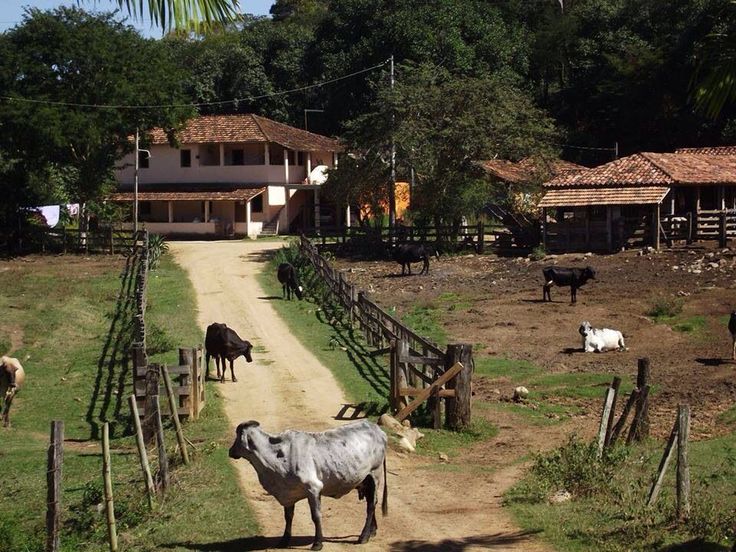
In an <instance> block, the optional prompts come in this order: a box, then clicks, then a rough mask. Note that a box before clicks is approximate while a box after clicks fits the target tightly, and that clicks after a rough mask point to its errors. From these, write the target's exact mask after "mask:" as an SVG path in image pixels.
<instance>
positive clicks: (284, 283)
mask: <svg viewBox="0 0 736 552" xmlns="http://www.w3.org/2000/svg"><path fill="white" fill-rule="evenodd" d="M276 276H277V277H278V279H279V282H281V291H282V297H284V298H285V299H287V300H289V301H290V300H291V293H292V292H294V295H296V297H297V299H301V298H302V292H303V291H304V289H303V288H302V286H300V285H299V280H297V278H296V269H295V268H294V267H293V266H292V265H290V264H289V263H281V264H280V265H279V268H278V272H277V273H276Z"/></svg>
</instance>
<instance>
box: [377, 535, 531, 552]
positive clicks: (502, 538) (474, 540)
mask: <svg viewBox="0 0 736 552" xmlns="http://www.w3.org/2000/svg"><path fill="white" fill-rule="evenodd" d="M540 532H541V530H536V531H514V532H511V533H494V534H492V535H474V536H471V537H465V538H462V539H445V540H442V541H439V542H431V541H419V540H410V541H397V542H394V543H391V548H390V549H389V550H391V552H463V551H464V550H467V549H468V548H469V547H471V546H473V547H475V546H480V547H483V548H494V547H496V546H503V547H504V548H505V547H507V546H508V545H511V544H519V543H523V542H525V541H527V540H529V537H531V536H533V535H535V534H537V533H540Z"/></svg>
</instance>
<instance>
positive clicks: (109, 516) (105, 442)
mask: <svg viewBox="0 0 736 552" xmlns="http://www.w3.org/2000/svg"><path fill="white" fill-rule="evenodd" d="M102 478H103V480H104V482H105V488H104V491H105V492H104V494H105V514H106V521H107V538H108V541H109V543H110V552H117V550H118V532H117V526H116V524H115V506H114V505H113V498H112V475H111V472H110V425H109V424H108V423H107V422H105V424H104V425H103V426H102Z"/></svg>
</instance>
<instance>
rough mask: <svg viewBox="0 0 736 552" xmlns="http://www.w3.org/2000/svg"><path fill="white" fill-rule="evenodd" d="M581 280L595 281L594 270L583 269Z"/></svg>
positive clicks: (590, 268)
mask: <svg viewBox="0 0 736 552" xmlns="http://www.w3.org/2000/svg"><path fill="white" fill-rule="evenodd" d="M583 278H585V279H586V280H595V269H594V268H593V267H592V266H586V267H585V268H584V269H583Z"/></svg>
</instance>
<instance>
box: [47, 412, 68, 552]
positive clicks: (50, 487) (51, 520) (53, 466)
mask: <svg viewBox="0 0 736 552" xmlns="http://www.w3.org/2000/svg"><path fill="white" fill-rule="evenodd" d="M63 462H64V422H62V421H57V420H55V421H53V422H51V438H50V442H49V450H48V461H47V467H46V552H58V550H59V530H60V529H61V466H62V464H63Z"/></svg>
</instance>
